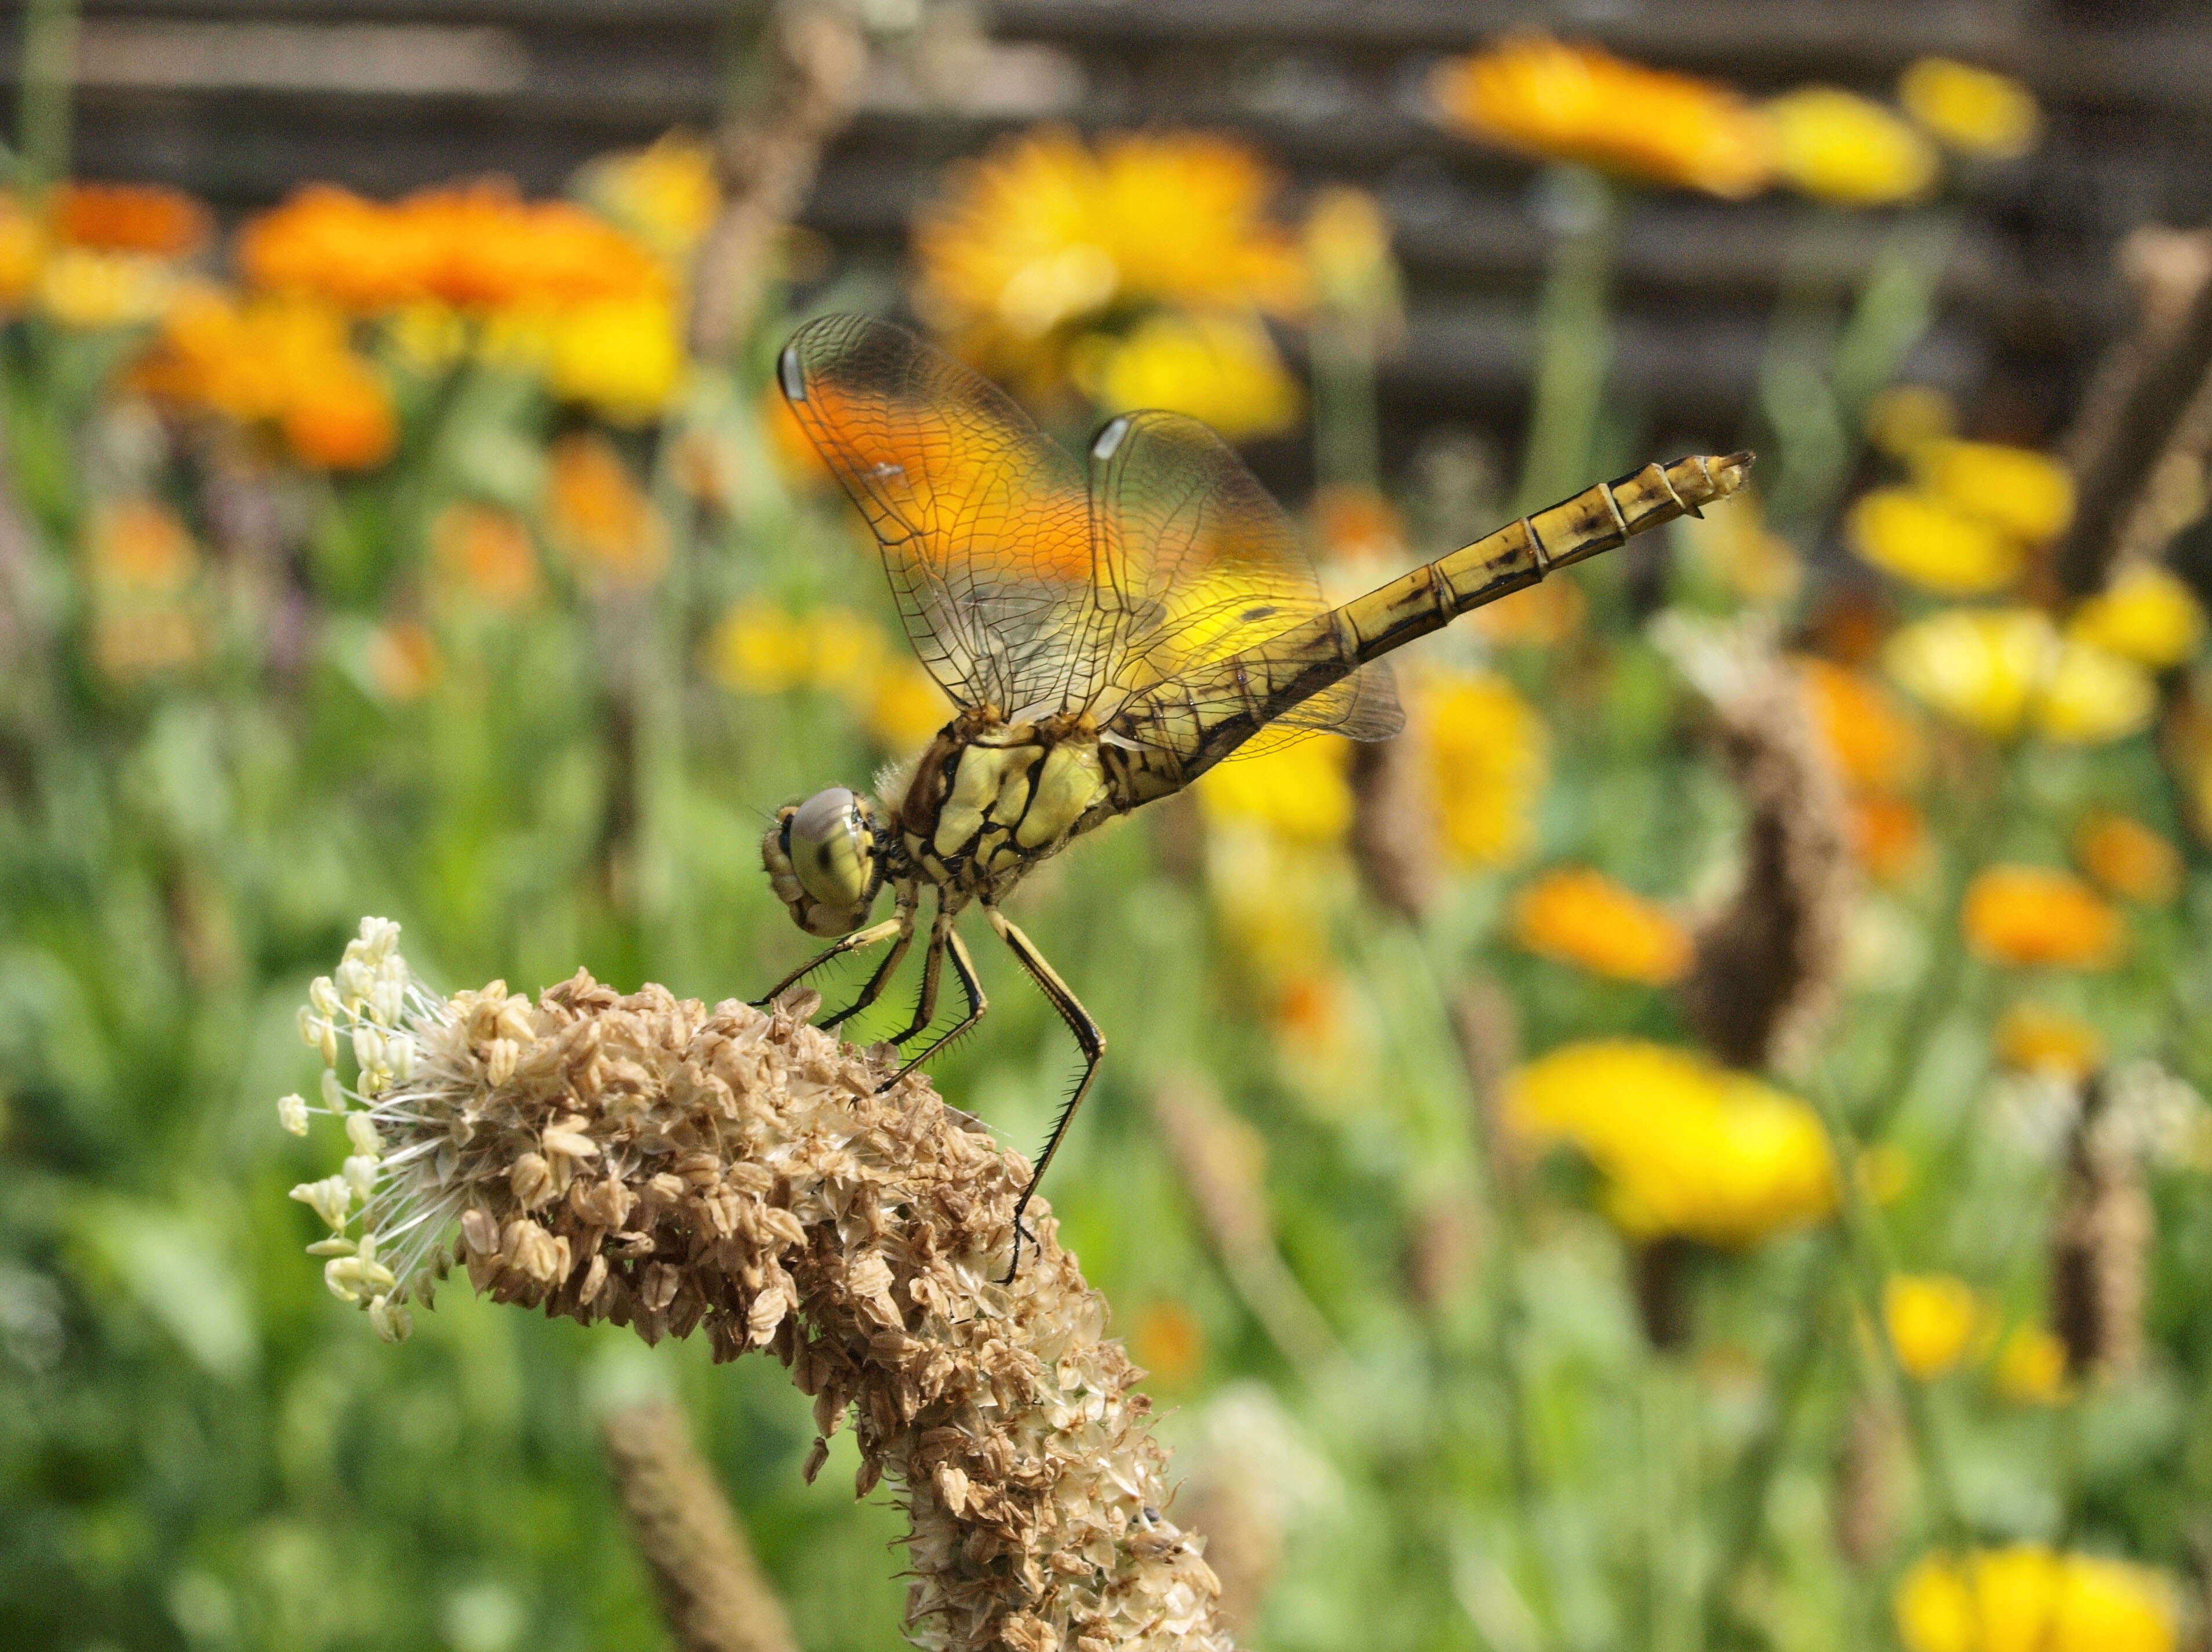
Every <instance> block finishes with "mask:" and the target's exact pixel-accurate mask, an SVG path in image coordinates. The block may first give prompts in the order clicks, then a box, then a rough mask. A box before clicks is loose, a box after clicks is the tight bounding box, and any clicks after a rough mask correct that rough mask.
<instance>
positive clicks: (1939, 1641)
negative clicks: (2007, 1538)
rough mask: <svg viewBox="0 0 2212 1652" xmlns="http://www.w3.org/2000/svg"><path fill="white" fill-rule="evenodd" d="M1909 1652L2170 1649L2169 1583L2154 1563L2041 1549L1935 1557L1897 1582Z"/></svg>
mask: <svg viewBox="0 0 2212 1652" xmlns="http://www.w3.org/2000/svg"><path fill="white" fill-rule="evenodd" d="M1895 1611H1896V1617H1897V1632H1898V1637H1899V1639H1900V1640H1902V1641H1903V1642H1904V1643H1905V1649H1906V1652H2173V1649H2174V1646H2175V1643H2176V1637H2177V1635H2178V1630H2177V1626H2176V1621H2175V1606H2174V1595H2173V1588H2172V1584H2171V1583H2170V1582H2168V1581H2167V1579H2166V1577H2165V1576H2164V1575H2163V1574H2161V1573H2159V1572H2155V1571H2153V1570H2149V1569H2148V1567H2143V1566H2134V1565H2130V1564H2127V1563H2125V1562H2124V1561H2118V1560H2107V1559H2105V1558H2102V1557H2100V1556H2093V1555H2083V1554H2063V1555H2062V1554H2054V1553H2052V1552H2051V1551H2050V1550H2049V1549H2046V1548H2043V1547H2041V1546H2037V1545H2032V1544H2021V1545H2018V1546H2015V1547H2012V1548H2007V1549H1991V1550H1983V1551H1980V1552H1977V1553H1976V1554H1975V1555H1974V1556H1973V1558H1972V1562H1971V1564H1969V1565H1967V1566H1964V1567H1962V1566H1961V1565H1960V1564H1959V1562H1958V1561H1957V1560H1956V1559H1955V1558H1953V1557H1950V1556H1946V1555H1930V1556H1929V1557H1928V1558H1925V1559H1923V1560H1921V1561H1920V1562H1918V1563H1917V1564H1915V1565H1914V1566H1913V1568H1912V1570H1911V1571H1909V1572H1907V1573H1906V1574H1905V1578H1904V1581H1903V1582H1900V1583H1899V1585H1898V1588H1897V1595H1896V1600H1895Z"/></svg>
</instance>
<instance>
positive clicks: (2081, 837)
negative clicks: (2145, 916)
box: [2074, 809, 2181, 906]
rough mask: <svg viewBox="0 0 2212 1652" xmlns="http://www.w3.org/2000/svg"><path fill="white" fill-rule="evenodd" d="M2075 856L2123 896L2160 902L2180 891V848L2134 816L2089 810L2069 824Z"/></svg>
mask: <svg viewBox="0 0 2212 1652" xmlns="http://www.w3.org/2000/svg"><path fill="white" fill-rule="evenodd" d="M2074 859H2075V861H2076V863H2078V864H2079V865H2080V866H2081V870H2082V871H2083V872H2087V873H2088V874H2089V876H2090V877H2092V878H2095V879H2096V880H2097V882H2098V883H2100V884H2103V885H2104V887H2105V889H2106V891H2107V892H2108V893H2110V894H2113V895H2117V896H2120V897H2121V898H2122V899H2124V900H2129V901H2140V902H2142V904H2144V905H2145V906H2164V905H2165V904H2166V902H2169V901H2171V900H2172V899H2173V897H2174V896H2176V895H2178V894H2179V893H2180V892H2181V852H2180V851H2179V849H2177V848H2175V847H2173V845H2172V844H2171V843H2169V842H2168V841H2166V839H2164V838H2163V837H2160V835H2158V834H2157V833H2156V832H2154V831H2153V830H2151V829H2150V828H2149V827H2148V826H2146V825H2144V824H2143V823H2142V822H2141V821H2139V820H2131V819H2130V818H2129V817H2127V816H2125V815H2122V814H2115V813H2113V812H2112V811H2111V810H2109V809H2098V810H2094V811H2092V812H2090V813H2089V814H2087V815H2085V816H2083V817H2082V819H2081V824H2080V825H2079V826H2077V827H2075V829H2074Z"/></svg>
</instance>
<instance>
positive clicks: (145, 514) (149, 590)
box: [85, 499, 199, 596]
mask: <svg viewBox="0 0 2212 1652" xmlns="http://www.w3.org/2000/svg"><path fill="white" fill-rule="evenodd" d="M85 541H86V549H87V550H88V551H89V552H90V553H91V562H92V571H93V574H94V578H96V579H98V580H100V582H101V583H102V584H104V585H106V586H110V587H111V588H112V589H115V590H118V591H125V592H133V593H137V594H143V595H155V596H161V595H167V594H170V593H173V592H176V591H178V590H180V589H182V588H183V586H185V584H187V583H188V582H189V581H190V580H191V577H192V575H193V574H195V573H196V572H197V571H198V568H199V550H198V548H197V546H195V545H194V544H192V536H191V533H190V532H189V531H186V529H185V525H184V524H183V523H182V522H180V521H179V520H178V519H177V513H175V512H174V511H173V510H171V509H170V508H169V507H167V506H166V505H163V504H161V503H159V502H157V501H154V500H151V499H126V500H122V501H118V502H116V503H114V504H109V505H102V506H100V507H96V508H95V509H94V511H93V513H92V518H91V524H90V527H89V529H88V532H87V534H86V536H85Z"/></svg>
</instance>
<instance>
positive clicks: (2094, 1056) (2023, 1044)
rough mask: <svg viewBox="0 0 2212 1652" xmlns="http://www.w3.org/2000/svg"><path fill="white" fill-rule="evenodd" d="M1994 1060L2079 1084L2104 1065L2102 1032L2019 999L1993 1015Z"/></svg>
mask: <svg viewBox="0 0 2212 1652" xmlns="http://www.w3.org/2000/svg"><path fill="white" fill-rule="evenodd" d="M1996 1054H1997V1060H1999V1061H2001V1062H2002V1063H2003V1064H2004V1065H2005V1066H2008V1067H2011V1068H2014V1069H2015V1070H2016V1071H2018V1072H2045V1073H2050V1074H2052V1075H2054V1076H2056V1077H2057V1078H2064V1079H2067V1080H2069V1082H2071V1083H2074V1084H2080V1083H2081V1081H2082V1080H2083V1079H2085V1078H2087V1077H2088V1076H2089V1075H2090V1074H2091V1073H2093V1072H2096V1071H2097V1069H2098V1068H2100V1067H2101V1066H2104V1065H2105V1036H2104V1035H2103V1034H2102V1033H2100V1032H2099V1031H2098V1030H2097V1029H2095V1028H2094V1027H2093V1026H2091V1025H2090V1024H2089V1023H2087V1022H2086V1021H2083V1020H2081V1018H2080V1017H2076V1016H2070V1015H2068V1014H2067V1013H2066V1012H2065V1011H2063V1010H2054V1009H2052V1008H2051V1006H2050V1005H2045V1004H2037V1003H2035V1002H2033V1001H2032V1000H2030V999H2021V1000H2020V1001H2019V1002H2017V1003H2015V1004H2012V1005H2008V1006H2007V1008H2006V1010H2005V1012H2004V1014H2003V1015H2002V1016H2000V1017H1998V1018H1997V1030H1996Z"/></svg>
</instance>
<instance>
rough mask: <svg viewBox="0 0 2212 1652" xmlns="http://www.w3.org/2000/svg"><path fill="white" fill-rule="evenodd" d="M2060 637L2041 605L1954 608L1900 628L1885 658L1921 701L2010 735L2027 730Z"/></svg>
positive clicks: (1947, 714) (1977, 725)
mask: <svg viewBox="0 0 2212 1652" xmlns="http://www.w3.org/2000/svg"><path fill="white" fill-rule="evenodd" d="M2057 642H2058V634H2057V628H2055V627H2054V626H2053V625H2052V624H2051V620H2050V617H2049V616H2047V615H2045V613H2044V612H2043V611H2042V610H2040V609H2035V608H1951V609H1946V610H1944V611H1943V612H1942V613H1940V614H1932V615H1930V616H1929V617H1928V618H1926V619H1923V620H1919V621H1917V622H1915V623H1913V624H1911V625H1908V626H1906V627H1905V628H1904V629H1902V630H1900V631H1899V632H1898V633H1897V635H1894V636H1893V637H1892V638H1891V639H1890V640H1889V642H1888V645H1887V647H1885V649H1884V650H1883V660H1884V663H1885V664H1886V665H1887V666H1888V669H1889V673H1890V675H1891V676H1892V677H1895V678H1896V679H1897V681H1898V683H1899V685H1900V686H1902V687H1903V688H1904V689H1905V692H1907V693H1908V694H1910V695H1912V697H1913V698H1914V699H1916V700H1918V701H1920V702H1921V703H1922V704H1923V705H1925V706H1927V707H1929V708H1930V709H1931V710H1933V711H1936V712H1937V713H1939V714H1942V716H1944V717H1947V718H1948V719H1950V720H1952V721H1954V722H1957V723H1963V724H1965V725H1966V726H1968V727H1969V728H1974V729H1978V730H1980V731H1981V732H1983V733H1984V734H1987V735H1990V736H1992V737H1994V738H1998V739H2004V738H2009V737H2010V736H2012V735H2014V734H2016V733H2018V732H2020V729H2021V724H2022V723H2023V722H2024V720H2026V718H2027V710H2028V706H2029V703H2030V701H2032V700H2033V698H2034V695H2035V693H2036V690H2037V688H2038V686H2039V684H2040V683H2041V682H2042V679H2043V677H2044V674H2045V671H2046V670H2047V669H2048V668H2049V665H2050V663H2051V654H2052V652H2053V651H2054V650H2055V649H2056V647H2057Z"/></svg>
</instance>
